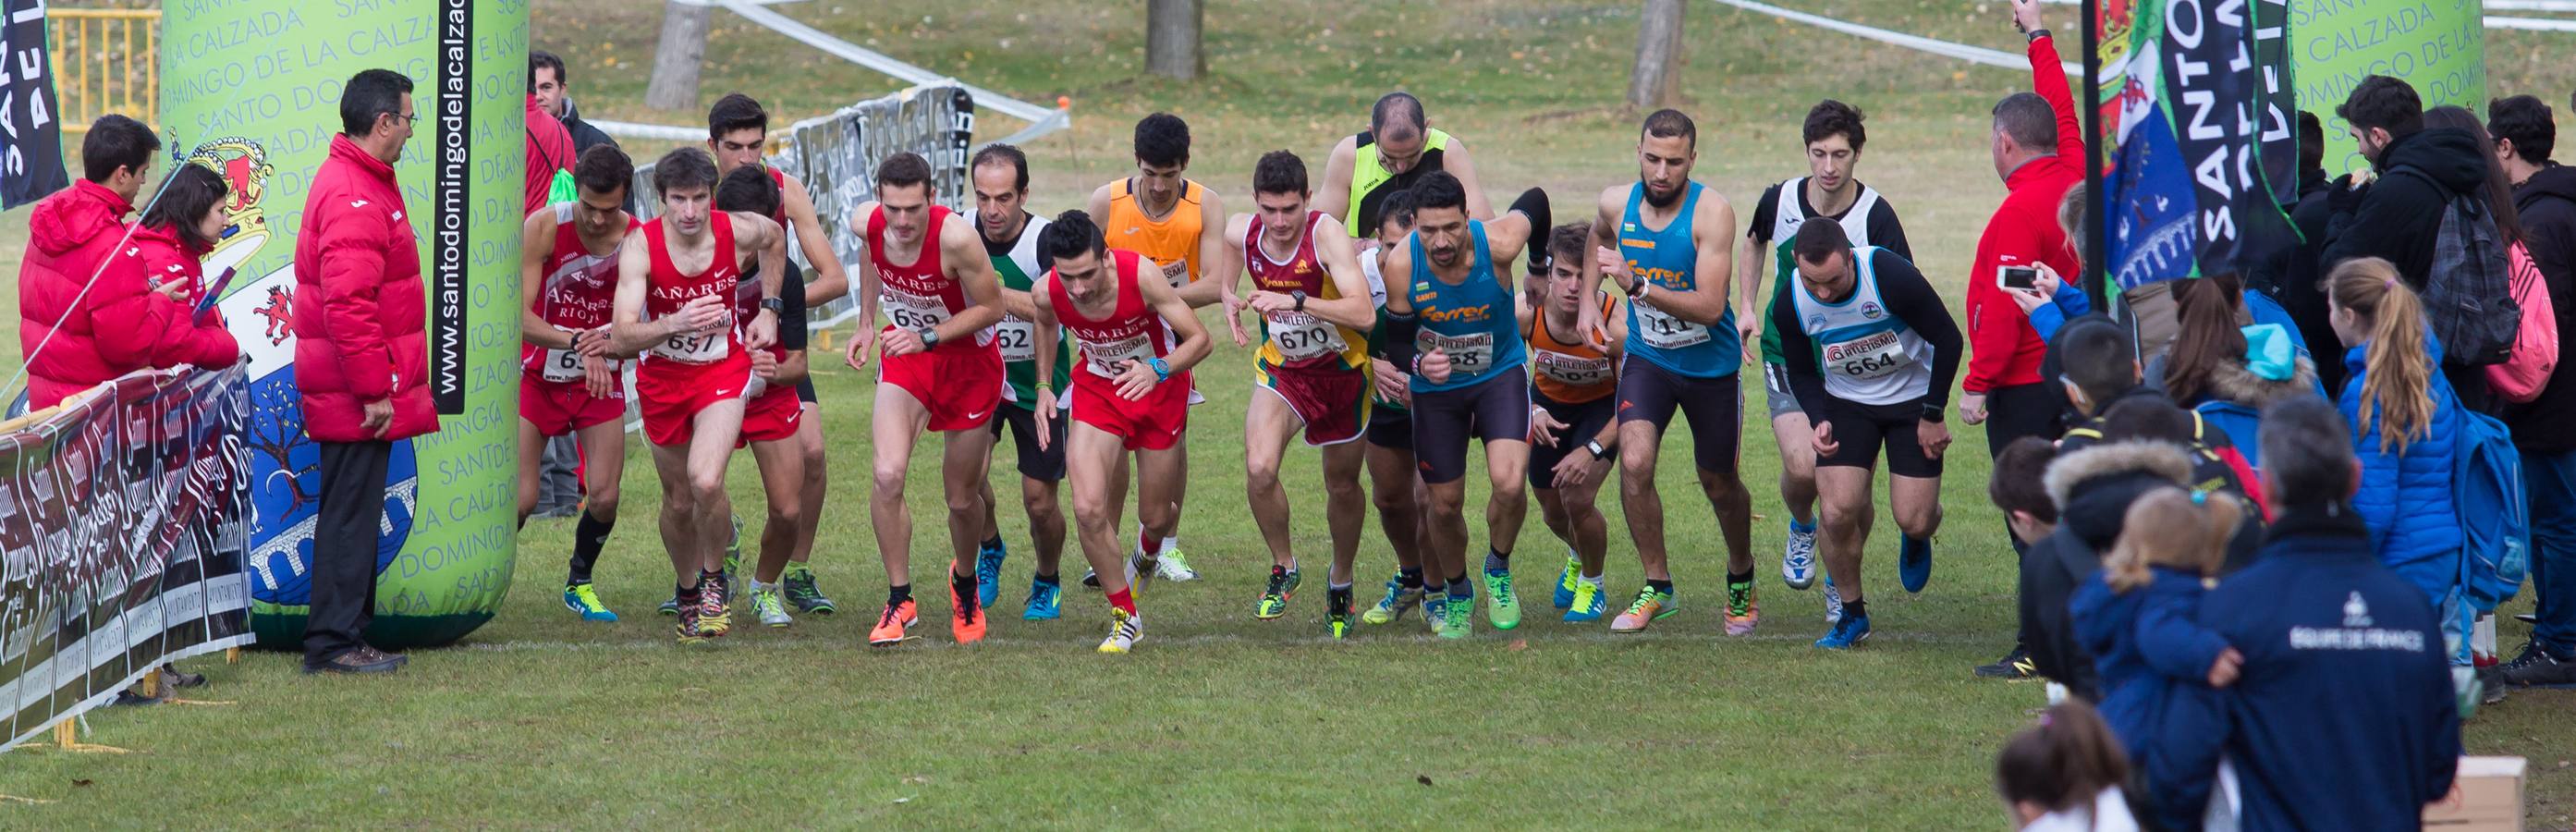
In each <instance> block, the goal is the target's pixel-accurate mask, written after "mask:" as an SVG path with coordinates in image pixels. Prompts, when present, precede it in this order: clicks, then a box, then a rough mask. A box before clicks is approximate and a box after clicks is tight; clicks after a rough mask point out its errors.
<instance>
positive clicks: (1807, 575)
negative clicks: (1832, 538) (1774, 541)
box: [1780, 520, 1816, 589]
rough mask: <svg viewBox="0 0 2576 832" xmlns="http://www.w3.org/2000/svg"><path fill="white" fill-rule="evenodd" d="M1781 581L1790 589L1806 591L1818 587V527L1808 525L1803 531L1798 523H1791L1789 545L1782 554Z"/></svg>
mask: <svg viewBox="0 0 2576 832" xmlns="http://www.w3.org/2000/svg"><path fill="white" fill-rule="evenodd" d="M1780 580H1781V581H1782V582H1784V583H1787V584H1788V585H1789V588H1790V589H1806V588H1808V587H1811V586H1815V585H1816V527H1815V525H1814V524H1812V523H1811V524H1808V525H1807V527H1806V528H1803V529H1802V528H1798V521H1795V520H1791V521H1789V545H1788V547H1787V549H1786V550H1784V551H1782V552H1781V553H1780Z"/></svg>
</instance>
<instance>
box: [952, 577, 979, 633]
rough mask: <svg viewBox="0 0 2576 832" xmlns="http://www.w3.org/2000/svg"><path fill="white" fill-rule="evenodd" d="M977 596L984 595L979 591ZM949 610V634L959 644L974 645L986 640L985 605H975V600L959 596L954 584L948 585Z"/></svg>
mask: <svg viewBox="0 0 2576 832" xmlns="http://www.w3.org/2000/svg"><path fill="white" fill-rule="evenodd" d="M975 594H976V595H979V596H980V595H983V594H984V593H983V592H981V591H978V592H976V593H975ZM948 609H949V610H950V613H949V616H948V634H949V635H951V636H955V637H956V638H957V643H959V644H973V643H975V642H978V641H983V640H984V605H982V604H978V603H975V599H973V598H967V597H964V596H961V595H958V594H957V585H956V584H955V583H954V582H952V583H950V584H949V585H948Z"/></svg>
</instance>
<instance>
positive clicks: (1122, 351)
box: [1034, 211, 1210, 653]
mask: <svg viewBox="0 0 2576 832" xmlns="http://www.w3.org/2000/svg"><path fill="white" fill-rule="evenodd" d="M1038 260H1039V262H1041V263H1045V264H1047V265H1048V266H1049V271H1048V273H1047V276H1046V280H1045V284H1046V285H1045V286H1043V287H1041V288H1040V290H1039V291H1037V292H1035V293H1034V294H1035V295H1036V298H1035V300H1036V301H1037V309H1036V310H1034V311H1036V312H1037V313H1038V321H1037V324H1038V325H1037V341H1038V344H1037V347H1038V355H1037V362H1038V366H1041V367H1044V366H1047V365H1048V364H1049V363H1052V362H1054V361H1055V355H1056V347H1057V343H1056V327H1057V325H1058V323H1059V322H1061V324H1062V325H1063V327H1064V331H1066V332H1070V333H1072V335H1073V338H1074V341H1075V342H1076V343H1078V344H1080V345H1081V348H1082V360H1081V361H1079V362H1076V363H1077V364H1078V365H1079V366H1076V367H1075V368H1074V369H1073V373H1072V375H1073V396H1072V398H1073V413H1072V418H1073V422H1074V424H1073V429H1072V430H1071V431H1069V432H1067V437H1066V439H1065V443H1066V445H1067V446H1068V447H1067V449H1066V453H1065V464H1066V467H1067V469H1068V471H1069V473H1070V474H1071V475H1072V477H1073V520H1074V526H1075V528H1076V529H1077V533H1078V535H1079V536H1080V537H1081V539H1082V557H1083V559H1084V560H1087V561H1090V562H1091V569H1092V571H1093V572H1094V573H1096V574H1097V575H1098V576H1099V579H1100V589H1101V591H1102V592H1105V593H1107V594H1108V596H1109V609H1110V621H1109V636H1108V637H1107V638H1104V639H1102V640H1101V642H1100V652H1103V653H1125V652H1127V651H1128V650H1130V649H1133V648H1134V647H1135V646H1136V641H1137V640H1138V639H1140V638H1143V637H1144V635H1145V622H1144V619H1143V618H1141V617H1139V616H1138V615H1137V614H1136V598H1135V595H1134V591H1133V590H1132V589H1131V588H1130V587H1131V585H1133V586H1141V584H1140V583H1138V582H1141V581H1150V580H1152V579H1153V577H1154V570H1155V567H1157V566H1158V565H1159V564H1157V563H1156V558H1155V556H1154V555H1152V554H1149V553H1148V551H1149V550H1148V548H1147V547H1146V546H1145V545H1144V544H1145V543H1146V542H1148V541H1159V540H1160V538H1161V536H1162V535H1165V534H1169V533H1170V532H1171V529H1172V523H1173V522H1174V520H1175V519H1176V518H1175V515H1176V513H1177V506H1176V505H1175V503H1174V502H1173V500H1174V498H1176V497H1178V496H1179V491H1180V488H1181V478H1180V476H1179V469H1180V465H1181V460H1180V439H1181V431H1182V430H1183V429H1184V428H1186V427H1187V426H1188V424H1189V418H1190V408H1189V396H1190V367H1191V366H1193V365H1196V364H1197V363H1199V360H1200V359H1203V358H1206V357H1207V354H1208V350H1209V347H1210V344H1209V343H1208V336H1207V330H1206V329H1205V328H1203V327H1201V326H1199V319H1198V316H1197V315H1195V314H1192V313H1191V312H1190V305H1189V303H1188V302H1187V301H1184V300H1181V298H1180V293H1179V292H1177V291H1175V290H1173V289H1172V288H1171V284H1169V283H1167V282H1165V281H1163V280H1161V279H1160V278H1159V277H1158V276H1157V274H1156V272H1157V271H1158V269H1159V267H1157V266H1156V265H1155V264H1154V261H1152V260H1147V259H1145V258H1142V257H1138V256H1136V253H1135V252H1130V251H1110V250H1109V245H1108V242H1107V241H1106V240H1104V239H1102V238H1101V235H1100V227H1099V226H1097V225H1093V224H1092V223H1091V217H1090V215H1088V214H1084V213H1083V212H1081V211H1066V212H1064V213H1063V214H1059V215H1057V216H1056V218H1055V222H1052V223H1049V224H1047V227H1046V229H1045V230H1044V231H1041V232H1039V233H1038ZM1140 276H1141V279H1140ZM1037 400H1038V430H1037V435H1038V441H1040V442H1045V441H1048V427H1049V426H1050V425H1051V424H1052V423H1053V422H1054V421H1055V420H1056V419H1057V418H1059V414H1058V413H1057V412H1056V401H1055V396H1054V395H1053V392H1052V391H1050V390H1048V389H1047V387H1045V386H1040V387H1039V388H1038V396H1037ZM1129 451H1133V452H1135V454H1136V465H1135V467H1136V479H1137V489H1136V519H1137V520H1138V521H1139V522H1140V523H1142V524H1143V526H1144V530H1143V532H1142V533H1141V539H1139V540H1138V542H1137V549H1136V554H1135V556H1134V557H1133V558H1130V559H1122V558H1120V557H1119V552H1118V537H1117V536H1118V522H1119V517H1118V515H1119V511H1120V509H1121V508H1122V507H1123V504H1124V503H1125V502H1126V498H1127V454H1128V452H1129Z"/></svg>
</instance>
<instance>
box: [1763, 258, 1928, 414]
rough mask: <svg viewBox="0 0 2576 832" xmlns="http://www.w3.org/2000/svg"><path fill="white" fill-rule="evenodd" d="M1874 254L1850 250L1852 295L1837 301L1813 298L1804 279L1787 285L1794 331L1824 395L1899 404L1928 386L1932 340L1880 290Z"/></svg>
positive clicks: (1878, 403) (1926, 389)
mask: <svg viewBox="0 0 2576 832" xmlns="http://www.w3.org/2000/svg"><path fill="white" fill-rule="evenodd" d="M1878 251H1879V249H1877V248H1868V247H1864V248H1856V249H1853V250H1852V258H1851V260H1852V273H1853V278H1854V279H1853V284H1852V292H1851V296H1850V297H1846V298H1843V299H1842V301H1841V302H1839V303H1826V302H1824V301H1821V300H1817V299H1816V296H1815V294H1814V293H1812V292H1809V291H1808V290H1807V284H1806V281H1803V280H1791V281H1790V282H1789V286H1790V289H1789V298H1790V300H1791V302H1792V303H1794V304H1795V305H1796V306H1795V312H1796V314H1797V321H1798V330H1799V332H1801V333H1803V334H1805V335H1806V338H1805V339H1803V340H1805V341H1806V342H1808V343H1807V346H1808V348H1809V349H1811V350H1813V351H1814V355H1815V358H1816V369H1817V370H1818V371H1819V374H1820V375H1822V376H1823V377H1824V381H1825V392H1826V393H1828V394H1831V395H1832V396H1833V397H1834V398H1838V399H1841V400H1843V401H1847V402H1851V403H1853V404H1869V405H1888V404H1900V403H1903V402H1907V401H1912V400H1915V399H1920V398H1922V397H1923V396H1924V394H1925V393H1928V392H1930V391H1931V387H1932V342H1930V341H1927V340H1924V338H1923V336H1922V334H1920V333H1917V332H1915V331H1914V328H1913V327H1911V326H1908V325H1906V323H1905V321H1904V320H1903V319H1901V318H1900V317H1899V315H1898V311H1897V310H1895V309H1892V308H1890V304H1889V303H1888V301H1887V300H1886V298H1885V297H1884V296H1883V295H1882V294H1881V293H1880V292H1879V286H1878V270H1877V268H1876V267H1875V266H1874V263H1873V261H1875V260H1876V259H1877V258H1876V257H1874V256H1873V255H1875V254H1877V253H1878Z"/></svg>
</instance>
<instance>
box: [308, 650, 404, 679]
mask: <svg viewBox="0 0 2576 832" xmlns="http://www.w3.org/2000/svg"><path fill="white" fill-rule="evenodd" d="M402 666H403V663H402V662H401V661H400V660H398V659H396V658H394V657H392V656H388V655H385V654H383V653H378V652H376V651H375V650H374V649H372V648H367V647H359V648H356V649H353V650H349V651H347V652H344V653H341V654H340V655H337V656H333V657H331V658H329V659H326V660H324V661H323V662H322V663H321V664H306V665H305V666H304V672H306V673H392V672H394V671H396V670H400V669H402Z"/></svg>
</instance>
